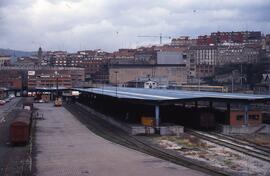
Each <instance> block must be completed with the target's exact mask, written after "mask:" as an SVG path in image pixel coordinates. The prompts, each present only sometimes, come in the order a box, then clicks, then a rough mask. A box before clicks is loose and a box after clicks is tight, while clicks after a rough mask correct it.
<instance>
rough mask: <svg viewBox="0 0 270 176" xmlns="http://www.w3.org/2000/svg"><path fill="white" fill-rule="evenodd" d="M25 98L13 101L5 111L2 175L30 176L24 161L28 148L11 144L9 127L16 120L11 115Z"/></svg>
mask: <svg viewBox="0 0 270 176" xmlns="http://www.w3.org/2000/svg"><path fill="white" fill-rule="evenodd" d="M23 101H24V99H23V98H17V100H12V101H11V102H9V103H7V104H5V106H6V107H3V108H5V111H3V113H2V115H3V118H4V121H3V122H2V123H0V134H1V135H0V148H1V150H0V158H1V159H0V175H1V176H10V175H29V174H28V172H27V170H26V169H25V168H27V166H26V165H25V163H24V162H22V159H23V158H24V156H25V155H27V153H26V150H27V149H26V148H24V147H14V146H11V145H10V144H9V125H10V123H11V121H12V120H13V119H14V115H12V114H10V112H11V111H12V110H13V109H19V108H21V105H22V103H23Z"/></svg>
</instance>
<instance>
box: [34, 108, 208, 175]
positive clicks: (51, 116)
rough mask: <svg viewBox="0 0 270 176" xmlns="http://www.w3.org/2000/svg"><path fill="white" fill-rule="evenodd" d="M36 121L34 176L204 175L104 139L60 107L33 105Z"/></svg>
mask: <svg viewBox="0 0 270 176" xmlns="http://www.w3.org/2000/svg"><path fill="white" fill-rule="evenodd" d="M35 107H36V108H38V109H39V113H42V114H44V120H39V121H37V124H36V134H35V146H34V147H35V148H36V158H35V170H36V173H35V175H39V176H51V175H54V176H64V175H65V176H66V175H73V176H75V175H80V176H85V175H91V176H108V175H117V176H126V175H129V176H138V175H148V176H164V175H170V176H174V175H175V176H176V175H177V176H186V175H191V176H204V175H205V174H204V173H201V172H198V171H194V170H191V169H188V168H185V167H182V166H179V165H176V164H173V163H170V162H167V161H164V160H161V159H158V158H155V157H152V156H149V155H146V154H143V153H141V152H138V151H135V150H132V149H129V148H126V147H123V146H121V145H118V144H115V143H112V142H110V141H107V140H105V139H103V138H101V137H99V136H97V135H95V134H94V133H92V132H91V131H90V130H89V129H88V128H87V127H85V126H84V125H83V124H81V123H80V122H79V121H78V120H77V119H76V118H75V117H74V116H73V115H72V114H71V113H69V112H68V111H67V110H66V109H65V108H63V107H57V108H56V107H54V106H53V104H51V103H44V104H35Z"/></svg>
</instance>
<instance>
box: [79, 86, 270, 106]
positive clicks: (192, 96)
mask: <svg viewBox="0 0 270 176" xmlns="http://www.w3.org/2000/svg"><path fill="white" fill-rule="evenodd" d="M76 90H78V91H80V92H89V93H94V94H101V95H107V96H111V97H115V98H116V97H117V98H119V99H129V100H136V101H144V102H145V103H146V102H151V103H160V104H162V103H165V104H167V103H168V104H170V103H176V102H184V101H196V100H205V101H211V100H212V101H222V102H243V103H251V102H265V101H270V95H254V94H240V93H217V92H199V91H184V90H167V89H144V88H123V87H117V89H116V87H104V88H88V89H76Z"/></svg>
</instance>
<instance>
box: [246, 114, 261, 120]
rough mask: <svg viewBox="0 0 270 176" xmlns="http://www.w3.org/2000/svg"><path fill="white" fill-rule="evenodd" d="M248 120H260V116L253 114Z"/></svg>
mask: <svg viewBox="0 0 270 176" xmlns="http://www.w3.org/2000/svg"><path fill="white" fill-rule="evenodd" d="M248 118H249V119H250V120H259V118H260V116H259V115H255V114H252V115H249V116H248Z"/></svg>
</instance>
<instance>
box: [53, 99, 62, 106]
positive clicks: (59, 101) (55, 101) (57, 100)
mask: <svg viewBox="0 0 270 176" xmlns="http://www.w3.org/2000/svg"><path fill="white" fill-rule="evenodd" d="M54 106H56V107H60V106H62V98H60V97H57V98H56V99H55V100H54Z"/></svg>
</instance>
